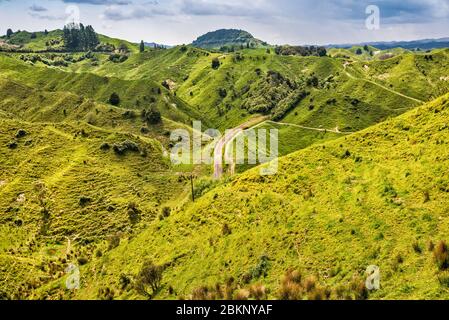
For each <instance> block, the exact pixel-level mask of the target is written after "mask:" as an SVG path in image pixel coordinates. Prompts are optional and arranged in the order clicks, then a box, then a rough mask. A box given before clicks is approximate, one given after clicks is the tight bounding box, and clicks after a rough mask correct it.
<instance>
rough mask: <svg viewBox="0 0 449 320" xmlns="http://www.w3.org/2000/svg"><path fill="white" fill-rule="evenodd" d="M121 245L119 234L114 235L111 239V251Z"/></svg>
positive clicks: (109, 247)
mask: <svg viewBox="0 0 449 320" xmlns="http://www.w3.org/2000/svg"><path fill="white" fill-rule="evenodd" d="M119 245H120V236H119V235H118V234H116V235H113V236H111V237H110V238H109V246H108V249H109V250H113V249H115V248H117V247H118V246H119Z"/></svg>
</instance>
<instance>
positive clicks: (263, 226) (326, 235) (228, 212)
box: [41, 96, 449, 299]
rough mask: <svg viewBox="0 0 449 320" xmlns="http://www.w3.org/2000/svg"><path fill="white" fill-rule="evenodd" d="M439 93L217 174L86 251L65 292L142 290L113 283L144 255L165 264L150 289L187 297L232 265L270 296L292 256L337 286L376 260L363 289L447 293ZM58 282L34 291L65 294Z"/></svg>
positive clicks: (444, 115)
mask: <svg viewBox="0 0 449 320" xmlns="http://www.w3.org/2000/svg"><path fill="white" fill-rule="evenodd" d="M448 99H449V96H445V97H443V98H440V99H438V100H436V101H434V102H432V103H429V104H427V105H425V106H423V107H420V108H418V109H416V110H414V111H410V112H408V113H407V114H405V115H404V116H401V117H399V118H397V119H393V120H389V121H386V122H384V123H382V124H380V125H377V126H375V127H373V128H370V129H367V130H364V131H361V132H359V133H356V134H354V135H351V136H348V137H345V138H341V139H338V140H335V141H332V142H328V143H326V144H323V145H316V146H314V147H311V148H308V149H306V150H303V151H301V152H298V153H294V154H292V155H290V156H288V157H285V158H283V159H281V161H280V168H279V172H278V174H277V175H275V176H272V177H263V176H260V175H259V171H258V168H256V169H254V170H251V171H248V172H246V173H245V174H243V175H241V176H239V177H237V178H235V179H233V180H232V181H231V182H228V183H225V184H224V185H223V186H218V187H217V188H216V189H214V190H212V191H211V192H209V193H208V194H206V195H205V196H203V197H202V198H201V199H199V201H198V202H197V203H195V204H191V205H187V206H186V207H184V208H182V209H181V210H177V211H176V212H172V214H171V216H170V217H169V218H166V219H164V220H162V221H157V222H154V223H153V224H151V225H149V227H148V229H147V230H145V231H144V232H142V234H140V235H138V236H137V237H136V238H135V239H131V240H129V241H124V242H123V243H122V244H121V245H120V246H119V247H117V248H116V249H114V250H112V251H110V252H108V253H107V254H105V255H104V256H103V257H101V258H96V259H93V261H92V262H91V263H89V264H88V265H86V266H85V267H83V268H82V270H81V273H82V274H83V280H82V281H83V282H82V286H83V287H82V289H81V290H80V291H79V292H77V293H76V294H75V295H74V296H72V298H90V299H94V298H98V297H99V296H98V294H99V292H104V290H106V288H109V290H110V291H113V292H114V294H115V295H114V297H115V298H143V297H142V296H139V295H138V294H137V292H136V291H135V290H133V289H132V286H131V287H130V286H125V287H122V288H121V285H120V283H121V282H120V279H121V278H120V277H119V274H122V275H123V276H126V277H128V278H129V279H131V281H132V279H135V277H136V275H137V273H138V272H139V269H140V267H141V264H142V263H143V261H144V260H145V259H151V260H153V261H154V262H155V263H157V264H159V265H165V266H166V268H165V271H164V276H163V286H162V290H161V292H160V293H159V294H158V295H157V296H156V298H157V299H163V298H179V297H188V296H189V295H190V294H191V293H192V292H194V291H195V290H194V289H195V288H199V287H202V286H210V288H214V287H215V284H216V283H225V282H226V279H228V278H229V277H231V276H232V277H233V278H234V279H235V282H236V283H237V284H238V286H237V287H240V288H246V287H248V286H249V285H250V284H254V283H261V284H263V285H264V286H265V288H266V289H265V290H266V292H268V296H269V297H272V298H276V297H279V291H278V289H279V287H280V286H281V284H280V282H279V281H280V279H281V276H282V275H283V274H284V273H285V272H286V270H288V269H289V268H293V269H295V270H300V271H301V272H302V274H304V275H314V276H315V277H316V279H317V280H316V281H317V282H318V283H321V285H323V286H324V285H325V284H326V285H328V286H329V287H331V288H336V287H338V286H346V285H348V284H349V283H351V281H352V280H351V279H353V277H354V276H356V275H359V276H361V277H363V274H364V270H365V269H366V268H367V267H368V266H369V265H373V264H374V265H378V266H379V267H380V270H381V277H382V278H381V279H382V280H381V289H380V290H379V291H377V292H374V293H372V294H371V295H370V298H383V299H398V298H399V299H416V298H421V299H422V298H426V299H429V298H440V299H441V298H444V297H445V295H446V290H447V288H446V286H445V283H446V282H443V283H440V281H439V279H446V278H447V276H448V274H447V273H446V272H444V271H439V269H438V267H437V264H436V263H435V262H434V260H433V254H432V252H429V251H428V249H427V247H428V246H429V244H431V243H438V242H439V241H440V240H447V232H448V225H447V223H446V222H445V217H447V212H446V211H445V208H446V207H447V203H448V201H449V198H448V193H447V191H448V183H449V182H448V180H447V178H446V175H445V174H444V173H445V172H446V171H447V170H448V166H449V163H448V159H449V158H448V155H449V154H448V150H449V149H448V148H447V145H448V143H449V140H448V137H449V135H448V134H447V131H448V129H449V127H448V123H447V119H448V115H449V103H448ZM230 198H232V201H231V202H230V201H229V200H230ZM225 225H226V227H225ZM143 244H145V245H143ZM430 248H431V250H432V247H430ZM130 262H131V263H130ZM99 270H103V271H102V276H101V277H100V276H98V272H99ZM247 274H249V276H248V275H247ZM59 286H61V285H59ZM50 288H51V289H50ZM57 288H58V284H56V283H55V284H54V285H52V286H51V287H48V288H47V289H45V290H44V291H43V292H45V293H43V292H41V294H44V295H45V294H50V293H51V292H55V293H57V294H62V292H63V291H62V290H61V289H57ZM101 289H103V290H101ZM169 289H170V290H169ZM203 290H204V289H203ZM209 290H211V291H212V290H213V289H209ZM169 291H170V292H172V293H169ZM108 292H109V291H108ZM195 292H198V291H195ZM333 294H335V295H337V293H336V291H335V292H334V293H333ZM335 295H334V296H332V297H333V298H337V296H335ZM66 297H68V296H66Z"/></svg>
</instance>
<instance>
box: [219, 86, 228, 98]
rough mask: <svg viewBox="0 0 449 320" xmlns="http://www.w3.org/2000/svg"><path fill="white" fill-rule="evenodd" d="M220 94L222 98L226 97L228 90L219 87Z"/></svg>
mask: <svg viewBox="0 0 449 320" xmlns="http://www.w3.org/2000/svg"><path fill="white" fill-rule="evenodd" d="M218 94H219V95H220V97H221V98H223V99H224V98H226V96H227V95H228V92H227V91H226V89H224V88H220V89H218Z"/></svg>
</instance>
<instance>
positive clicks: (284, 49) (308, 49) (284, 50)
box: [274, 46, 327, 57]
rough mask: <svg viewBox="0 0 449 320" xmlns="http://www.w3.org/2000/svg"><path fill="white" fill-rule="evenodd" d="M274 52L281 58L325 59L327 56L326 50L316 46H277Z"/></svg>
mask: <svg viewBox="0 0 449 320" xmlns="http://www.w3.org/2000/svg"><path fill="white" fill-rule="evenodd" d="M274 51H275V52H276V54H277V55H282V56H303V57H306V56H317V57H325V56H326V54H327V51H326V48H324V47H316V46H279V47H276V48H275V49H274Z"/></svg>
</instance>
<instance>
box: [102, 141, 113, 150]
mask: <svg viewBox="0 0 449 320" xmlns="http://www.w3.org/2000/svg"><path fill="white" fill-rule="evenodd" d="M100 149H101V150H103V151H108V150H109V149H111V146H110V145H109V143H107V142H105V143H103V144H102V145H101V146H100Z"/></svg>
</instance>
